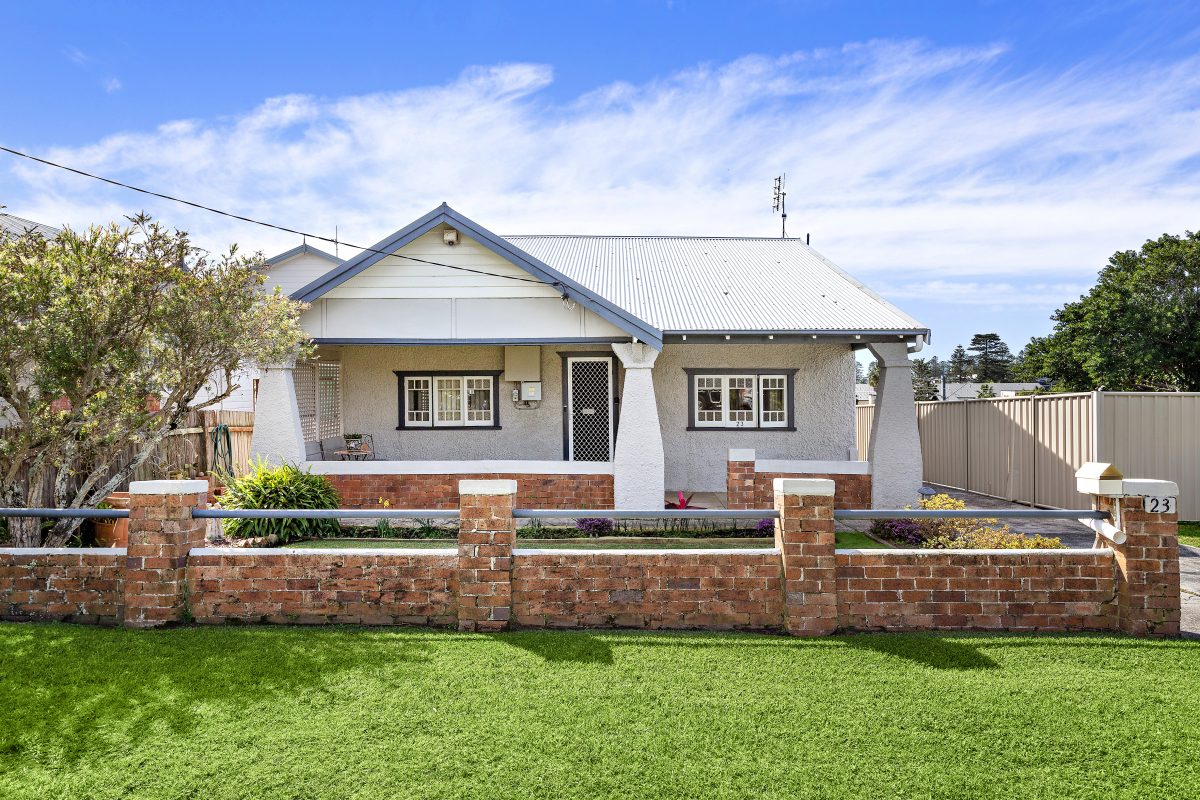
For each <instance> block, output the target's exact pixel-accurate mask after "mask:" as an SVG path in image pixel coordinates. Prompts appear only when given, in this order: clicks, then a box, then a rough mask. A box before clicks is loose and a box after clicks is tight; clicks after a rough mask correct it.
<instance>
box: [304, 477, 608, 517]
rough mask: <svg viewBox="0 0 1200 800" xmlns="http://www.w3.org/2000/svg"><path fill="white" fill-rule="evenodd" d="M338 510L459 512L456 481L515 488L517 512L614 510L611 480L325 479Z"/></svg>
mask: <svg viewBox="0 0 1200 800" xmlns="http://www.w3.org/2000/svg"><path fill="white" fill-rule="evenodd" d="M326 477H328V478H329V480H330V481H331V482H332V483H333V485H334V486H335V487H336V488H337V490H338V493H339V494H341V496H342V508H378V507H379V498H381V497H382V498H384V499H385V500H387V501H388V502H390V503H391V504H392V508H458V482H459V481H460V480H496V479H510V480H515V481H516V482H517V507H518V508H612V507H613V478H612V475H496V474H485V473H478V474H473V475H328V476H326Z"/></svg>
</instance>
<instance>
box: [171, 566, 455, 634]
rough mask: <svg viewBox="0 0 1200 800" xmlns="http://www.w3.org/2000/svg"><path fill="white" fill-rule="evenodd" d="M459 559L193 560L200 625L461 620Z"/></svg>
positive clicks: (193, 596) (191, 582)
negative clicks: (458, 578) (458, 616)
mask: <svg viewBox="0 0 1200 800" xmlns="http://www.w3.org/2000/svg"><path fill="white" fill-rule="evenodd" d="M456 561H457V557H456V555H455V553H454V552H453V551H447V552H446V555H444V556H443V555H404V551H402V550H400V551H397V552H396V554H395V555H393V554H391V553H388V554H386V555H374V554H370V555H353V554H346V555H340V554H339V555H326V554H318V553H312V554H307V553H298V552H295V551H293V552H290V553H288V552H284V551H279V552H272V553H247V554H238V555H203V554H200V555H197V554H193V555H192V556H191V558H189V559H188V590H189V595H190V597H189V600H190V607H191V613H192V615H193V616H194V617H195V618H196V621H197V622H229V621H238V622H276V623H303V624H322V623H357V624H363V625H393V624H405V625H435V626H445V625H453V624H454V621H455V618H456V615H457V601H456V599H455V598H456V596H457V594H458V585H457V580H456V577H455V566H456Z"/></svg>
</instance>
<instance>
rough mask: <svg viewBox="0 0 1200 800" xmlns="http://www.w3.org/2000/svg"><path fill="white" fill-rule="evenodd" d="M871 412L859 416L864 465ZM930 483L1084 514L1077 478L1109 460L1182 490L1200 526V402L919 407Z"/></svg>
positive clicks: (1011, 400)
mask: <svg viewBox="0 0 1200 800" xmlns="http://www.w3.org/2000/svg"><path fill="white" fill-rule="evenodd" d="M874 410H875V409H874V407H873V406H869V405H868V406H858V407H857V422H858V426H857V427H858V443H859V445H858V446H859V452H860V453H861V454H862V455H861V456H860V457H864V458H865V457H866V451H867V442H868V441H869V437H870V425H871V423H872V420H873V417H874ZM917 426H918V429H919V430H920V434H921V451H922V456H923V460H924V476H923V478H924V480H925V481H927V482H929V483H936V484H940V485H943V486H951V487H954V488H957V489H966V490H968V491H972V492H979V493H980V494H986V495H990V496H992V497H999V498H1003V499H1005V500H1013V501H1019V502H1023V503H1031V504H1033V505H1040V506H1050V507H1056V508H1080V507H1082V506H1083V505H1086V503H1087V502H1088V498H1087V497H1085V496H1084V495H1081V494H1079V493H1078V492H1076V491H1075V470H1077V469H1078V468H1079V467H1080V465H1082V464H1083V463H1084V462H1086V461H1108V462H1111V463H1113V464H1116V465H1117V467H1118V468H1119V469H1120V470H1121V471H1122V472H1124V473H1125V474H1126V475H1128V476H1130V477H1138V478H1161V479H1166V480H1172V481H1175V482H1176V483H1177V484H1179V488H1180V498H1179V504H1180V508H1179V513H1180V518H1182V519H1200V393H1183V392H1179V393H1167V392H1157V393H1155V392H1144V393H1143V392H1090V393H1086V394H1057V395H1041V396H1037V397H1033V396H1030V397H999V398H990V399H986V400H951V401H944V402H936V401H935V402H928V403H917Z"/></svg>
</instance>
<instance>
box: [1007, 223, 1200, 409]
mask: <svg viewBox="0 0 1200 800" xmlns="http://www.w3.org/2000/svg"><path fill="white" fill-rule="evenodd" d="M1052 319H1053V320H1054V331H1053V332H1052V333H1051V334H1050V335H1049V336H1046V337H1044V338H1038V339H1034V340H1032V341H1031V342H1030V343H1029V344H1028V345H1026V347H1025V349H1024V350H1023V351H1022V354H1021V355H1022V357H1021V360H1020V361H1021V364H1020V373H1021V376H1022V377H1023V378H1028V377H1031V376H1035V375H1036V377H1043V378H1050V379H1051V380H1052V381H1053V382H1054V386H1055V388H1056V389H1060V390H1063V391H1090V390H1092V389H1097V388H1101V387H1103V388H1105V389H1111V390H1114V391H1155V392H1195V391H1200V233H1193V232H1191V231H1187V232H1186V233H1184V235H1183V236H1174V235H1171V234H1163V235H1162V236H1160V237H1159V238H1158V239H1151V240H1147V241H1146V243H1145V244H1143V245H1142V247H1141V249H1140V250H1124V251H1120V252H1117V253H1114V254H1113V255H1112V257H1111V258H1109V260H1108V264H1107V265H1106V266H1105V267H1104V269H1102V270H1101V271H1100V275H1099V278H1098V280H1097V282H1096V285H1095V286H1093V287H1092V288H1091V290H1090V291H1088V293H1087V294H1085V295H1084V296H1083V297H1081V298H1079V300H1077V301H1075V302H1073V303H1067V304H1066V305H1064V306H1063V307H1062V308H1060V309H1058V310H1057V311H1055V312H1054V314H1053V316H1052Z"/></svg>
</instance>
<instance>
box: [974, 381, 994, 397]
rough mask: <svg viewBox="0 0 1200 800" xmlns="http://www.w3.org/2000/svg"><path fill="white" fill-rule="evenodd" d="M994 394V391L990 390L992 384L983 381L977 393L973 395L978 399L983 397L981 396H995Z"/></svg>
mask: <svg viewBox="0 0 1200 800" xmlns="http://www.w3.org/2000/svg"><path fill="white" fill-rule="evenodd" d="M995 396H996V393H995V392H994V391H992V385H991V384H990V383H984V384H982V385H980V387H979V394H977V395H975V397H976V398H979V399H983V398H987V397H995Z"/></svg>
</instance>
